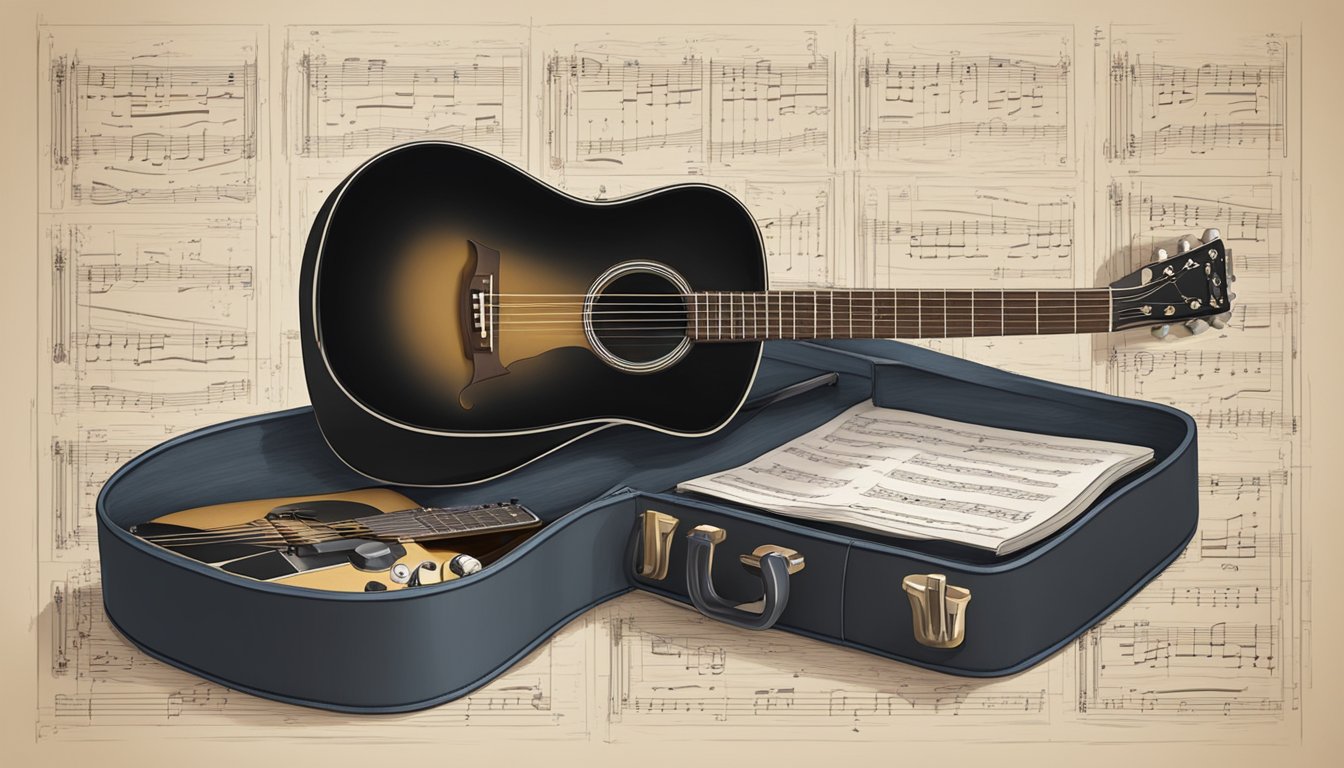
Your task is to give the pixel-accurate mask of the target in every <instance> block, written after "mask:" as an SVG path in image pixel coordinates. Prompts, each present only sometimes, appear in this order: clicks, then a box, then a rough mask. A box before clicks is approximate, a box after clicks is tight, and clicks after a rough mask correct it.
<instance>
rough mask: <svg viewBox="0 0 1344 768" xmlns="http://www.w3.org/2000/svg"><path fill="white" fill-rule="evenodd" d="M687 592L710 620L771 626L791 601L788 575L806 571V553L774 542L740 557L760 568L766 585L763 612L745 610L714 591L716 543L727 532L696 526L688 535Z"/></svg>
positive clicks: (749, 566) (761, 626)
mask: <svg viewBox="0 0 1344 768" xmlns="http://www.w3.org/2000/svg"><path fill="white" fill-rule="evenodd" d="M686 538H687V539H688V543H687V547H686V592H687V593H688V594H689V595H690V597H691V604H693V605H694V606H695V607H696V610H698V611H700V613H702V614H704V615H705V616H708V617H709V618H711V619H717V620H719V621H722V622H724V623H726V624H732V625H733V626H735V627H742V628H743V629H769V628H771V627H773V626H774V625H775V622H776V621H779V617H780V615H782V614H783V613H784V607H785V606H787V605H788V604H789V576H790V575H792V574H795V573H797V572H799V571H801V570H803V565H804V561H803V556H802V555H801V554H799V553H798V552H797V551H795V550H792V549H788V548H786V547H780V546H776V545H774V544H765V545H763V546H760V547H757V548H756V550H755V551H754V552H752V553H751V554H750V555H742V556H741V557H740V558H739V559H740V560H741V561H742V565H743V566H744V567H747V568H758V569H760V572H761V582H762V583H763V584H764V586H765V607H764V608H763V609H762V610H761V612H760V613H752V612H751V611H744V610H742V609H741V608H738V607H737V606H736V605H734V604H733V602H732V601H729V600H725V599H724V598H722V597H720V596H719V593H718V592H715V591H714V579H713V575H712V574H711V573H710V571H711V569H712V568H713V566H714V545H716V544H718V543H719V542H721V541H723V540H724V539H726V538H728V532H727V531H725V530H723V529H722V528H718V527H716V526H713V525H697V526H696V527H695V528H692V529H691V532H690V533H688V534H686Z"/></svg>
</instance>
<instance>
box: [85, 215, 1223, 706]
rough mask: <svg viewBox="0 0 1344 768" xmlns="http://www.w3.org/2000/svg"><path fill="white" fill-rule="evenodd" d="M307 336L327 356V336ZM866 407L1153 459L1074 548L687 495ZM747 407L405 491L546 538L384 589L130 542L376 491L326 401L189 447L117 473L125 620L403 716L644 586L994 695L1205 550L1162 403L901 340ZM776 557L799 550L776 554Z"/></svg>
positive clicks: (1098, 512)
mask: <svg viewBox="0 0 1344 768" xmlns="http://www.w3.org/2000/svg"><path fill="white" fill-rule="evenodd" d="M322 215H324V214H319V222H320V220H321V216H322ZM312 260H313V254H312V249H311V248H310V249H309V253H308V254H307V255H306V257H305V273H304V276H303V284H302V285H301V291H304V290H305V289H307V288H309V287H311V279H312V275H311V262H312ZM305 295H306V293H305ZM303 334H304V337H305V338H304V343H305V345H311V344H312V328H311V326H310V325H306V326H305V327H304V329H303ZM307 352H308V350H307V349H305V357H307ZM310 368H311V366H310ZM828 373H834V374H837V376H836V378H835V380H834V383H833V384H831V385H829V386H820V387H815V388H810V389H807V390H806V391H804V392H802V393H800V394H794V395H793V396H790V397H787V398H783V399H775V398H774V395H776V394H778V393H792V392H795V391H796V390H797V389H798V385H800V384H803V383H805V382H810V381H814V380H815V379H817V377H818V376H823V375H825V374H828ZM308 375H309V388H310V390H312V389H313V388H314V387H324V386H325V387H331V386H333V384H332V382H331V381H330V380H329V379H327V378H325V376H326V374H325V372H320V371H319V372H317V373H315V372H314V371H312V370H309V371H308ZM870 398H871V399H872V400H873V401H874V403H875V404H877V405H879V406H882V407H890V408H900V409H905V410H910V411H916V412H920V413H925V414H930V415H933V416H939V417H944V418H950V419H955V420H958V421H965V422H973V423H977V424H983V425H987V426H992V427H1001V428H1006V429H1016V430H1025V431H1032V432H1038V433H1047V434H1055V435H1064V436H1069V437H1080V438H1091V439H1098V440H1108V441H1115V442H1122V443H1131V444H1136V445H1144V446H1148V447H1151V448H1152V449H1153V451H1154V453H1155V459H1156V460H1155V461H1154V462H1153V463H1152V464H1149V465H1147V466H1146V467H1144V468H1142V469H1140V470H1138V471H1136V472H1134V473H1132V474H1130V475H1129V476H1126V477H1124V478H1122V479H1120V480H1119V481H1117V482H1116V483H1114V484H1113V485H1112V486H1111V487H1110V488H1109V489H1108V490H1107V491H1106V492H1105V493H1104V494H1103V495H1102V496H1101V497H1100V498H1098V500H1097V501H1096V502H1094V503H1093V504H1092V505H1091V506H1090V507H1089V508H1088V509H1087V510H1086V511H1085V512H1084V513H1083V514H1081V515H1079V516H1078V517H1077V518H1076V519H1075V520H1073V521H1072V522H1071V523H1070V524H1069V525H1067V526H1066V527H1064V528H1063V529H1061V530H1060V531H1058V532H1056V533H1054V534H1053V535H1051V536H1049V537H1048V538H1046V539H1044V540H1043V541H1041V542H1039V543H1037V544H1035V545H1033V546H1030V547H1028V548H1026V549H1023V550H1019V551H1016V552H1013V553H1011V554H1009V555H1006V556H996V555H994V554H993V553H990V552H987V551H985V550H979V549H974V548H969V547H964V546H960V545H956V544H951V543H948V542H938V541H914V540H909V539H899V538H894V537H890V536H884V535H881V534H877V533H869V532H865V531H861V530H858V529H852V528H846V527H840V526H835V525H829V524H810V523H805V522H800V521H798V520H794V519H788V518H784V517H780V516H778V515H774V514H770V513H768V512H764V511H761V510H759V509H753V508H749V507H744V506H741V505H736V504H733V503H729V502H724V501H719V500H714V499H709V498H705V497H696V496H690V495H685V494H680V493H677V492H675V490H674V489H675V487H676V485H677V484H678V483H679V482H681V481H684V480H687V479H690V478H694V477H697V476H700V475H704V474H707V473H710V472H715V471H719V470H723V469H727V468H730V467H733V466H737V465H739V464H742V463H745V462H747V461H749V460H751V459H752V458H754V457H756V456H758V455H760V454H762V453H764V452H766V451H768V450H770V449H771V448H774V447H775V446H777V445H780V444H781V443H784V442H786V441H788V440H790V439H792V438H794V437H797V436H799V435H801V434H804V433H806V432H808V431H810V430H812V429H814V428H816V427H818V426H820V425H822V424H824V423H825V422H827V421H828V420H830V419H831V418H833V417H835V416H836V415H837V414H839V413H841V412H842V411H844V410H846V409H847V408H849V407H851V406H853V405H855V404H857V403H860V402H863V401H866V400H868V399H870ZM314 400H315V401H316V400H317V398H316V397H315V398H314ZM747 402H748V405H749V406H750V405H753V404H756V405H759V407H749V408H747V409H744V410H743V411H742V412H741V413H739V415H738V416H737V417H736V418H734V419H733V421H732V422H731V423H729V424H728V425H727V426H726V427H725V428H724V429H722V430H720V431H719V432H717V433H715V434H713V435H711V436H709V437H702V438H681V437H675V436H671V435H666V434H662V433H658V432H654V431H650V430H646V429H642V428H639V427H635V426H616V427H612V428H608V429H605V430H603V431H601V432H598V433H596V434H594V435H592V436H589V437H587V438H584V439H582V440H579V441H577V442H574V443H572V444H570V445H567V446H565V447H564V448H562V449H560V450H558V451H556V452H554V453H551V454H549V455H546V456H544V457H542V458H540V459H538V460H536V461H534V462H532V463H530V464H528V465H526V466H524V467H523V468H521V469H519V470H518V471H516V472H513V473H510V474H507V475H504V476H502V477H499V478H497V479H494V480H490V481H488V482H485V483H482V484H477V485H471V486H461V487H438V488H436V487H420V486H386V487H391V488H394V489H395V490H397V491H399V492H401V493H403V494H405V495H406V496H408V497H410V498H412V499H414V500H415V501H416V502H418V503H420V504H424V505H437V506H448V505H456V504H474V503H484V502H492V501H499V500H504V499H518V500H519V501H520V502H521V503H522V504H524V505H526V506H527V507H529V508H530V509H532V510H533V511H534V512H535V513H536V514H537V515H538V516H539V517H540V518H541V519H542V520H543V521H544V522H545V525H544V527H542V528H541V529H540V530H539V531H538V532H537V533H536V534H535V535H533V536H531V537H530V538H528V539H527V540H526V541H524V542H523V543H522V544H520V545H519V546H518V547H517V548H515V549H513V550H512V551H511V552H509V553H508V554H507V555H505V556H504V557H503V558H501V559H500V560H498V561H497V562H494V563H493V564H491V565H489V566H487V567H486V568H485V569H484V570H482V571H481V572H479V573H476V574H474V575H471V576H467V577H464V578H460V579H457V580H453V581H447V582H444V583H441V584H433V585H426V586H422V587H417V588H414V589H405V590H394V591H386V592H367V593H345V592H332V591H319V590H313V589H304V588H300V587H293V586H286V585H284V584H282V583H272V582H262V581H256V580H252V579H249V578H246V577H243V576H239V575H234V574H231V573H227V572H225V571H222V570H219V569H217V568H214V567H211V566H208V565H204V564H201V563H198V562H196V561H194V560H191V559H189V558H186V557H181V556H178V555H174V554H172V553H169V552H167V551H165V550H162V549H159V548H157V547H154V546H152V545H150V544H147V543H146V542H145V541H143V540H142V539H140V538H138V537H136V536H134V535H133V534H131V533H130V532H129V530H128V529H129V528H130V527H132V526H134V525H137V524H140V523H144V522H146V521H149V520H151V519H154V518H157V517H160V516H162V515H165V514H168V513H171V512H175V511H179V510H183V509H188V508H193V507H199V506H204V505H211V504H219V503H224V502H233V501H243V500H249V499H259V498H266V497H279V496H298V495H308V494H323V493H332V492H337V491H346V490H351V489H356V488H366V487H371V486H375V485H379V483H377V482H376V481H373V480H370V479H369V478H368V477H365V476H363V475H361V474H359V473H357V472H355V471H354V470H352V469H350V468H349V467H348V466H347V465H346V464H345V463H344V462H343V461H342V460H341V458H340V457H338V456H337V455H336V454H335V453H333V451H332V449H331V448H330V447H329V446H328V444H327V442H326V440H324V438H323V433H322V431H321V429H320V428H319V423H318V419H317V417H316V416H315V414H314V412H313V409H312V408H309V407H304V408H297V409H292V410H287V411H281V412H278V413H270V414H264V415H260V416H252V417H248V418H243V419H237V420H234V421H229V422H225V423H222V424H218V425H215V426H211V427H207V428H204V429H201V430H197V431H195V432H192V433H190V434H186V435H183V436H180V437H176V438H173V439H171V440H169V441H167V442H165V443H163V444H161V445H159V446H157V447H155V448H152V449H150V450H149V451H147V452H145V453H144V454H142V455H141V456H139V457H137V458H135V459H133V460H132V461H130V462H129V463H127V464H126V465H125V466H123V467H122V468H121V469H119V470H118V471H117V472H116V473H115V474H114V475H113V476H112V477H111V478H110V479H109V480H108V482H107V483H106V484H105V486H104V487H103V489H102V492H101V493H100V494H99V496H98V501H97V520H98V543H99V549H100V554H101V561H102V580H103V599H104V604H105V607H106V611H107V615H108V618H109V619H110V620H111V622H112V623H113V624H114V625H115V626H116V628H117V629H118V630H119V631H120V632H121V633H122V634H123V635H124V636H125V637H126V638H127V639H128V640H130V641H131V642H132V643H134V644H135V645H137V646H138V647H139V648H140V649H141V650H143V651H145V652H146V653H148V654H149V655H151V656H153V657H155V658H157V659H160V660H162V661H164V662H167V663H169V664H172V665H173V666H176V667H179V668H181V669H184V670H186V671H188V672H191V673H193V674H196V675H199V676H200V677H203V678H206V679H209V680H213V681H215V682H218V683H221V684H223V685H226V686H228V687H230V688H234V689H237V690H242V691H247V692H249V693H253V694H256V695H258V696H264V697H266V698H271V699H276V700H280V701H285V702H291V703H295V704H302V705H307V706H312V707H320V708H323V709H331V710H339V711H345V712H401V711H408V710H415V709H420V708H424V707H429V706H433V705H436V704H440V703H443V702H446V701H450V700H452V699H455V698H458V697H461V696H464V695H466V694H468V693H471V692H472V691H473V690H475V689H477V688H479V687H480V686H482V685H485V684H486V683H488V682H490V681H491V680H493V679H494V678H495V677H497V676H498V675H500V674H502V673H503V672H505V671H506V670H508V669H509V667H510V666H512V665H513V664H515V663H516V662H518V661H519V660H521V659H522V658H523V657H524V656H526V655H527V654H528V653H529V652H531V651H532V650H533V649H535V648H536V647H537V646H538V645H539V644H541V643H543V642H545V641H546V639H547V638H549V637H550V636H551V635H552V634H554V633H555V632H556V631H557V630H559V629H560V628H561V627H563V626H564V625H565V624H566V623H567V622H569V621H571V620H572V619H574V618H575V617H577V616H579V615H580V614H582V613H583V612H584V611H587V610H588V609H590V608H592V607H593V606H595V605H597V604H599V603H602V602H604V601H606V600H610V599H612V598H614V597H617V596H619V595H621V594H623V593H625V592H628V591H630V590H633V589H642V590H645V591H648V592H651V593H654V594H657V595H661V596H664V597H667V598H671V599H673V600H677V601H680V602H683V603H687V604H688V605H694V607H695V608H697V609H698V610H700V611H701V612H702V613H705V614H706V615H708V616H711V617H712V618H716V619H719V620H722V621H725V622H728V623H730V624H736V625H739V626H742V627H745V629H743V630H742V641H743V642H744V643H747V642H751V640H752V638H751V637H750V636H749V635H750V630H751V629H760V628H766V627H769V628H771V631H776V630H778V631H785V632H793V633H795V634H799V635H804V636H806V637H810V638H814V639H816V640H817V641H820V642H826V643H833V644H836V645H842V646H846V647H849V648H853V649H857V650H860V651H864V652H867V653H872V654H875V655H877V656H882V657H885V658H888V659H892V660H894V662H901V663H906V664H913V665H917V666H920V667H924V668H927V669H932V670H937V671H939V672H943V673H947V674H950V675H963V676H973V677H993V676H1000V675H1009V674H1013V673H1015V672H1018V671H1020V670H1023V669H1026V668H1028V667H1030V666H1032V665H1034V664H1036V663H1038V662H1040V661H1042V660H1044V659H1045V658H1047V657H1049V656H1050V655H1051V654H1053V653H1055V652H1056V651H1058V650H1059V649H1061V648H1063V647H1064V646H1065V645H1067V644H1068V643H1069V642H1071V641H1072V640H1074V639H1075V638H1077V637H1078V636H1079V635H1080V634H1081V633H1083V632H1084V631H1086V630H1087V629H1088V628H1089V627H1091V626H1093V625H1094V624H1096V623H1097V622H1099V621H1100V620H1102V619H1103V618H1105V617H1106V616H1107V615H1108V614H1110V613H1111V612H1112V611H1114V610H1116V608H1118V607H1119V606H1121V605H1122V604H1123V603H1124V602H1125V601H1126V600H1128V599H1129V598H1130V597H1132V596H1133V595H1134V594H1135V593H1136V592H1137V591H1138V590H1139V589H1140V588H1142V587H1143V586H1144V585H1145V584H1147V583H1148V582H1149V581H1150V580H1152V579H1153V578H1154V577H1155V576H1157V574H1158V573H1160V572H1161V571H1162V570H1163V569H1164V568H1165V567H1166V566H1167V565H1169V564H1170V563H1171V562H1172V561H1173V560H1175V559H1176V558H1177V557H1178V556H1179V555H1180V553H1181V552H1182V550H1183V549H1184V548H1185V545H1186V544H1187V543H1188V542H1189V541H1190V539H1191V537H1192V536H1193V535H1194V531H1195V525H1196V522H1197V519H1198V497H1197V475H1196V450H1195V424H1194V422H1193V421H1192V420H1191V419H1190V417H1189V416H1187V415H1186V414H1184V413H1182V412H1180V411H1178V410H1175V409H1172V408H1169V407H1165V406H1161V405H1156V404H1152V403H1146V402H1140V401H1135V400H1127V399H1122V398H1117V397H1112V396H1108V395H1104V394H1099V393H1096V392H1091V391H1087V390H1082V389H1077V388H1072V387H1066V386H1061V385H1058V384H1054V383H1050V382H1045V381H1040V380H1036V379H1032V378H1028V377H1025V376H1020V375H1016V374H1012V373H1007V372H1004V371H1001V370H997V369H994V368H990V367H986V366H983V365H978V364H975V363H971V362H967V361H964V360H960V359H957V358H953V357H949V356H946V355H942V354H938V353H935V352H931V351H928V350H925V349H922V348H919V347H914V346H910V345H906V344H902V343H898V342H894V341H832V342H783V341H780V342H767V343H766V344H765V345H764V352H763V356H762V359H761V362H760V367H759V369H758V372H757V376H756V379H755V383H754V385H753V389H752V392H751V395H750V396H749V398H748V401H747ZM652 513H659V514H656V515H655V514H652ZM672 519H675V521H676V527H675V528H674V529H672V530H669V526H670V525H671V522H670V521H671V520H672ZM708 526H712V527H708ZM762 545H774V546H775V547H778V548H783V550H781V551H782V553H783V556H778V555H768V554H765V555H762V554H761V551H760V550H758V547H761V546H762ZM787 550H792V551H794V552H796V553H797V556H794V555H791V554H789V553H788V552H787ZM753 553H755V558H753V557H752V554H753ZM743 556H746V560H747V561H748V562H743ZM799 557H800V558H801V560H802V565H803V567H802V568H801V570H798V569H796V565H797V562H796V561H797V560H798V559H799ZM762 598H764V600H762ZM760 602H763V603H764V605H763V608H762V607H757V608H752V607H749V605H750V604H752V603H760Z"/></svg>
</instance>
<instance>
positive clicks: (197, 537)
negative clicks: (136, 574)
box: [141, 510, 513, 543]
mask: <svg viewBox="0 0 1344 768" xmlns="http://www.w3.org/2000/svg"><path fill="white" fill-rule="evenodd" d="M408 511H410V510H400V511H396V512H387V513H384V514H385V515H400V514H403V513H405V512H408ZM417 512H418V510H417ZM431 514H435V515H443V514H451V515H459V516H462V515H470V514H479V513H478V512H465V513H464V512H449V513H444V512H439V513H431ZM371 520H372V521H373V522H375V523H379V525H375V526H373V527H370V525H369V524H367V523H362V522H359V520H342V521H335V522H331V523H315V524H314V523H301V524H302V525H304V526H305V527H306V528H307V530H308V531H312V532H318V533H322V534H323V535H326V534H327V533H328V532H330V533H332V534H337V535H339V534H349V533H365V534H370V535H397V534H423V533H425V532H426V531H427V530H428V531H429V533H430V534H431V535H433V534H442V533H444V532H445V531H443V530H434V529H433V528H432V527H430V525H431V524H430V523H426V522H425V521H424V520H423V519H412V520H409V521H405V522H403V520H404V518H402V519H400V520H399V519H395V518H394V519H391V520H386V521H385V520H383V519H381V518H371ZM277 522H280V523H282V524H283V523H285V522H288V521H283V520H282V521H277ZM433 522H434V524H438V525H444V526H447V528H448V529H449V530H448V531H447V532H449V533H460V532H466V531H471V530H482V531H484V530H488V529H490V528H503V527H509V526H511V525H512V524H513V521H503V522H499V523H496V524H490V525H485V526H480V525H476V526H474V527H464V526H463V524H462V523H456V524H455V523H453V522H449V521H444V520H436V521H433ZM472 522H475V521H472ZM262 523H263V521H261V520H253V521H249V522H247V523H240V524H236V525H231V526H220V527H219V528H207V529H203V530H199V531H185V532H181V533H166V534H158V535H150V536H143V537H141V538H144V539H146V540H149V541H153V542H155V543H161V542H169V543H179V542H188V543H199V542H201V541H204V540H214V539H224V538H239V537H241V538H247V539H268V538H269V539H274V538H276V537H280V538H283V534H282V533H280V532H279V531H278V530H277V529H276V528H274V523H271V525H272V527H271V528H269V529H268V528H265V527H264V526H263V524H262ZM314 526H320V527H314ZM375 529H376V530H375ZM338 537H339V536H338Z"/></svg>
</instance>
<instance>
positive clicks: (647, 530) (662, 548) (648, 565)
mask: <svg viewBox="0 0 1344 768" xmlns="http://www.w3.org/2000/svg"><path fill="white" fill-rule="evenodd" d="M641 517H642V518H643V522H642V525H643V534H642V536H641V538H640V541H641V542H642V545H643V554H642V555H641V559H642V561H643V562H641V563H640V566H639V575H640V576H642V577H644V578H646V579H652V580H653V581H662V580H663V579H665V578H667V566H668V563H669V562H671V553H672V534H673V533H674V532H675V531H676V530H677V523H678V522H679V521H678V520H677V518H675V517H673V516H671V515H669V514H665V513H663V512H655V511H654V510H652V509H649V510H645V511H644V514H643V515H642V516H641Z"/></svg>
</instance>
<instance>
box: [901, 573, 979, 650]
mask: <svg viewBox="0 0 1344 768" xmlns="http://www.w3.org/2000/svg"><path fill="white" fill-rule="evenodd" d="M901 588H902V589H904V590H905V593H906V597H909V598H910V612H911V614H912V615H913V618H914V623H915V639H916V640H918V641H919V643H920V645H927V646H929V647H930V648H956V647H957V646H959V645H961V642H962V641H963V640H965V639H966V604H967V603H969V602H971V591H970V590H969V589H966V588H965V587H954V586H952V585H950V584H948V583H947V577H946V576H944V575H943V574H941V573H927V574H925V573H914V574H911V575H909V576H906V577H905V579H904V580H902V581H901Z"/></svg>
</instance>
